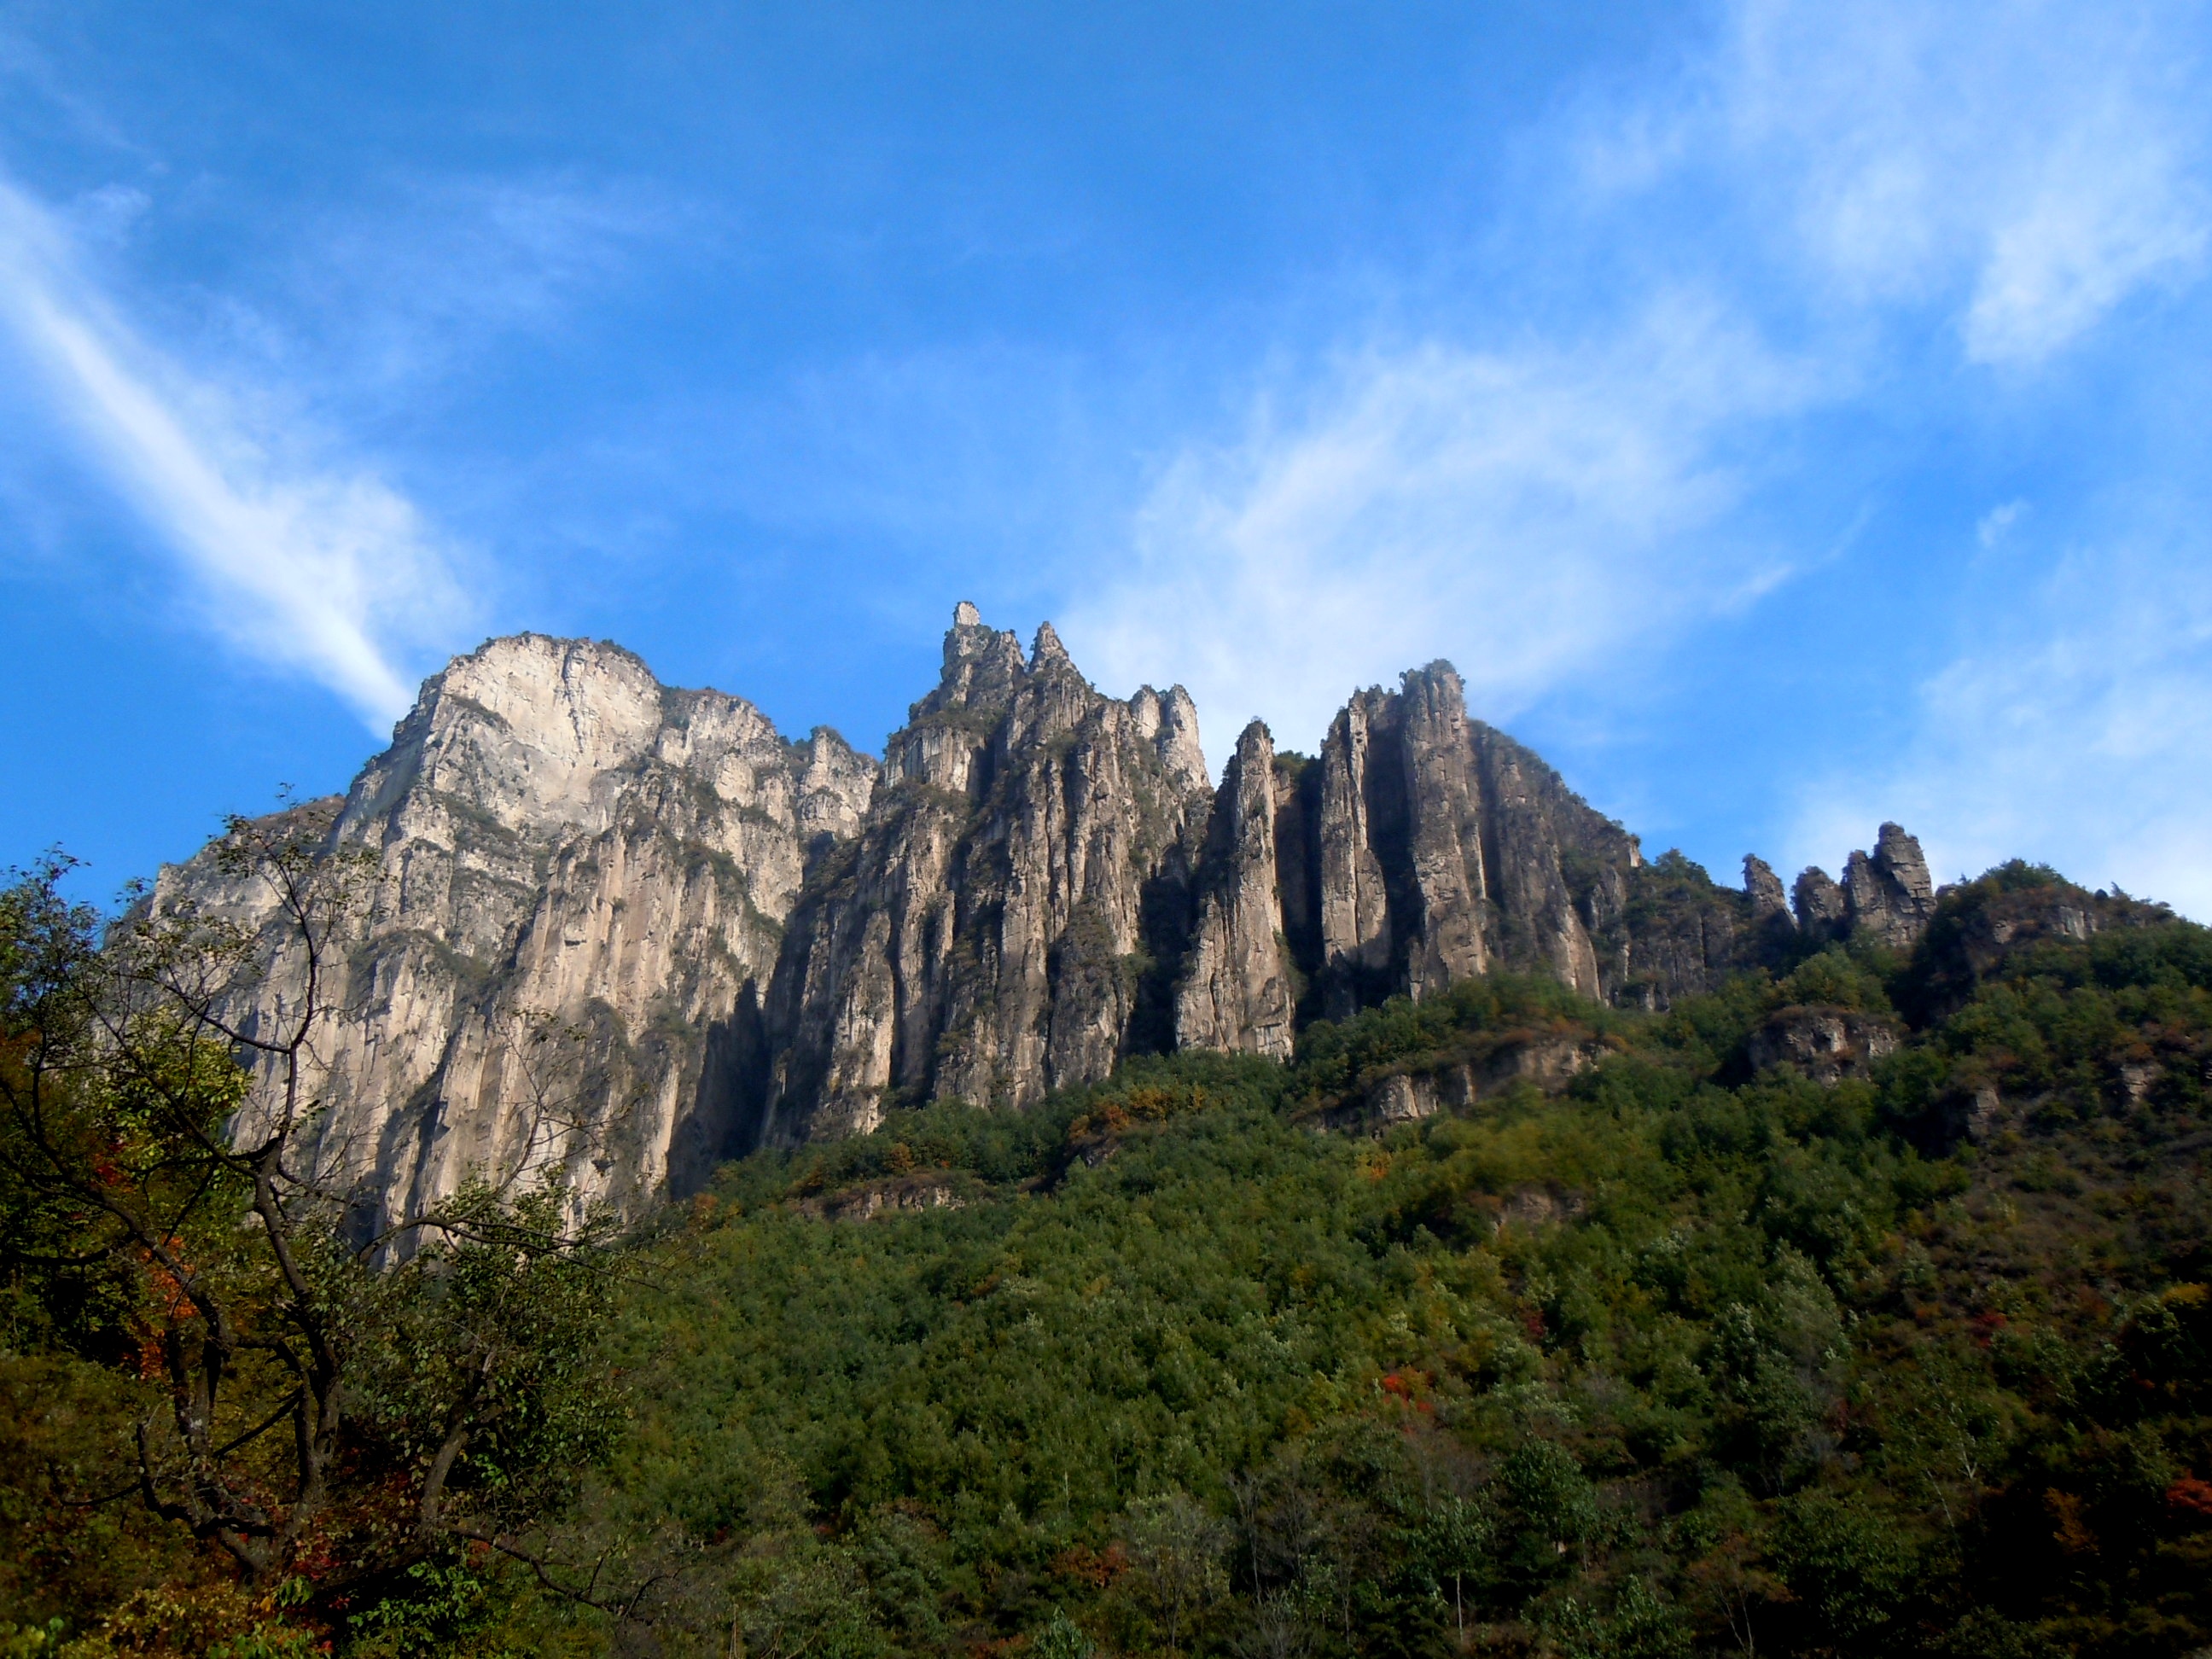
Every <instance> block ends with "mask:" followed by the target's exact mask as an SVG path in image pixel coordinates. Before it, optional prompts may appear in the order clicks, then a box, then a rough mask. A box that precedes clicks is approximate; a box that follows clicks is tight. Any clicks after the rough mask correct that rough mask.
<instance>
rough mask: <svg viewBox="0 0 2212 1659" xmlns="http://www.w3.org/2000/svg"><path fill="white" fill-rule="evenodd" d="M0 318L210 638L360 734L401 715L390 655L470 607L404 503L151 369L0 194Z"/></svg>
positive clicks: (71, 253) (39, 218)
mask: <svg viewBox="0 0 2212 1659" xmlns="http://www.w3.org/2000/svg"><path fill="white" fill-rule="evenodd" d="M117 205H118V202H117V200H113V199H111V200H103V201H100V202H96V203H94V213H95V214H96V215H99V216H106V217H112V215H113V213H114V211H115V210H116V208H117ZM122 205H123V206H124V207H125V208H127V207H128V204H127V203H125V204H122ZM0 322H4V324H5V325H6V326H7V327H8V328H9V330H10V331H12V332H13V333H14V334H15V336H16V337H17V338H18V340H19V342H20V343H21V346H22V348H23V352H24V356H26V357H27V359H28V360H29V361H30V362H32V363H33V364H34V365H35V366H36V368H37V369H38V370H39V371H40V379H41V380H42V382H43V386H44V388H45V391H46V394H47V395H48V396H49V397H50V398H51V399H52V403H53V404H54V405H55V406H56V408H57V409H58V410H59V411H60V412H61V413H62V414H64V416H66V417H67V419H68V421H69V422H70V425H71V426H72V427H73V428H74V429H75V430H76V433H77V434H78V435H80V437H81V438H82V442H83V447H84V448H85V450H86V451H87V453H88V455H89V456H90V457H92V458H93V459H94V460H95V462H96V463H97V464H98V465H100V468H101V469H102V470H103V471H104V472H105V473H106V475H107V477H109V478H110V480H111V481H112V483H114V485H115V486H116V487H117V488H118V490H119V491H120V492H121V493H122V494H123V495H125V497H126V498H127V499H128V500H129V501H131V503H132V504H133V505H134V506H135V507H136V508H137V510H138V511H139V513H141V514H142V515H143V517H144V518H145V520H147V522H148V523H149V526H151V527H152V528H153V530H154V531H155V533H156V534H157V535H158V536H159V537H160V538H161V540H162V541H163V543H164V544H166V545H167V548H168V549H169V550H171V552H172V553H173V554H174V555H175V556H176V557H177V559H178V560H179V563H180V564H181V565H182V566H183V568H185V571H186V572H187V574H189V575H190V576H191V578H192V580H193V582H194V584H195V586H197V590H198V594H199V598H200V599H201V601H202V609H203V611H204V616H205V617H206V618H207V620H208V622H209V623H210V625H211V626H213V627H214V628H215V629H216V630H217V631H219V632H220V633H221V634H222V635H223V636H224V637H226V638H227V639H228V641H230V642H231V643H232V644H234V646H236V647H239V648H241V649H243V650H244V651H246V653H249V654H251V655H252V656H253V657H255V658H256V659H258V660H260V661H262V662H264V663H265V664H267V665H271V666H274V667H277V668H281V669H284V670H288V671H298V672H302V673H305V674H307V675H308V676H310V677H311V678H314V679H316V680H318V681H319V682H321V683H322V684H325V685H326V686H328V687H330V688H331V690H334V691H336V692H337V694H338V695H339V696H342V697H343V698H344V699H345V700H346V701H347V702H349V704H350V705H351V706H352V707H353V708H355V709H356V711H358V712H359V714H361V716H362V719H363V720H367V721H368V723H369V724H370V726H372V728H374V727H379V726H388V725H389V724H390V722H391V721H392V720H394V719H396V718H397V717H398V715H399V714H402V713H404V711H405V709H406V708H407V706H408V704H409V702H410V701H411V700H412V696H413V692H412V688H411V686H410V684H409V683H408V679H407V678H406V677H405V675H404V673H403V671H402V670H401V669H400V667H399V666H398V660H397V653H398V652H399V651H400V650H402V649H404V648H405V647H408V646H410V645H414V644H419V643H422V642H423V641H448V640H450V639H451V638H452V636H453V634H454V632H455V630H457V629H465V626H466V624H467V621H468V615H467V613H468V610H469V607H468V605H466V603H465V600H464V599H463V596H462V594H461V592H460V589H459V585H458V583H457V582H456V581H455V580H454V576H453V555H452V551H451V550H450V549H448V548H447V547H446V546H445V545H443V544H441V540H440V538H438V537H437V535H436V534H435V532H434V531H433V529H432V528H431V527H430V526H428V525H427V524H426V523H425V522H424V521H423V520H422V515H421V514H420V513H418V512H417V510H416V508H415V507H414V506H413V504H412V503H411V502H410V501H408V500H407V499H406V498H405V497H404V495H401V494H399V493H398V491H397V490H395V489H392V487H391V486H390V485H388V484H387V483H385V482H383V481H382V480H381V479H380V478H379V477H376V476H375V474H374V471H371V470H369V469H368V468H365V467H361V466H355V465H328V464H319V463H318V462H316V461H313V460H306V461H302V460H298V459H294V458H293V457H291V456H289V455H286V454H282V453H275V452H274V450H273V447H272V445H271V443H270V441H269V440H267V439H266V438H265V437H264V438H262V439H261V440H260V441H257V439H256V436H255V435H252V434H249V433H248V432H246V431H245V430H242V429H240V423H239V422H238V420H237V418H236V416H235V410H236V408H237V407H238V405H239V404H240V403H242V402H243V401H245V399H244V398H242V397H240V396H237V395H230V394H231V393H232V392H233V391H234V389H232V388H218V387H216V386H212V385H210V384H208V383H206V382H204V381H197V382H196V381H194V380H191V379H190V378H188V377H186V376H185V375H184V374H181V373H180V372H179V371H178V370H177V369H176V368H174V366H173V365H170V364H167V363H165V362H162V361H161V359H160V358H159V357H158V356H157V355H156V354H155V353H154V352H153V351H151V350H150V349H149V348H148V347H147V346H146V345H145V344H144V343H143V342H142V341H141V340H140V339H138V338H137V337H136V336H135V335H134V333H133V332H132V331H131V329H130V328H129V327H128V326H127V325H125V323H124V322H123V321H122V320H121V319H119V318H118V316H117V314H116V313H115V312H114V310H113V309H112V307H110V306H108V305H106V303H104V302H103V301H101V299H100V296H99V295H98V293H97V291H96V289H94V286H93V284H92V282H91V280H90V278H89V276H88V274H87V271H86V270H85V268H84V265H83V264H82V260H81V259H80V258H78V255H77V252H76V249H75V247H73V246H72V244H71V241H70V238H69V236H68V234H66V233H65V231H64V220H63V218H62V217H61V216H58V215H56V214H54V213H52V212H50V211H48V210H46V209H45V208H43V207H42V206H40V204H37V203H35V202H34V201H33V200H32V199H31V198H30V197H27V196H26V195H25V194H23V193H22V192H21V191H19V190H17V189H15V188H14V187H13V186H11V185H8V184H7V183H5V182H4V181H0Z"/></svg>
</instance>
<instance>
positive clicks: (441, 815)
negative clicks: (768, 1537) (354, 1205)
mask: <svg viewBox="0 0 2212 1659" xmlns="http://www.w3.org/2000/svg"><path fill="white" fill-rule="evenodd" d="M876 770H877V768H876V764H875V763H874V762H872V760H870V759H868V758H867V757H865V756H861V755H857V754H855V753H854V751H853V750H851V749H849V748H848V747H847V745H846V744H845V743H844V741H843V740H842V738H839V737H838V736H837V735H836V733H835V732H829V731H827V730H823V731H818V732H816V733H815V734H814V735H813V736H812V737H811V738H809V739H808V740H806V741H805V742H803V743H799V744H788V743H786V742H785V741H784V740H783V739H782V738H780V737H779V736H778V735H777V733H776V731H775V727H774V726H772V725H770V724H769V721H768V720H767V719H766V718H765V717H764V716H763V715H762V714H761V713H760V712H759V711H758V710H757V709H756V708H753V707H752V706H751V705H750V703H747V702H744V701H742V700H741V699H738V698H736V697H731V696H723V695H722V694H720V693H719V692H714V691H675V690H668V689H667V688H665V687H663V686H661V685H660V684H658V683H657V682H656V681H655V680H654V679H653V676H652V674H651V673H650V672H649V671H647V668H646V666H645V665H644V664H642V663H641V662H640V661H639V660H638V659H636V658H635V657H633V656H631V655H630V654H629V653H628V652H625V651H622V650H619V649H617V648H616V647H611V646H607V645H602V644H598V643H595V642H592V641H574V640H552V639H546V638H543V637H540V636H538V635H522V636H519V637H516V638H513V639H504V640H495V641H492V642H490V643H489V644H488V645H486V646H485V647H483V649H481V650H479V651H477V652H476V653H473V654H471V655H470V656H466V657H462V658H459V659H456V660H455V661H454V662H453V664H452V665H450V666H449V667H447V669H446V671H444V672H443V673H441V674H438V675H435V676H434V677H433V678H431V679H430V680H428V682H426V683H425V684H424V685H423V688H422V696H421V697H420V699H419V700H418V701H417V702H416V706H415V708H414V710H413V712H412V713H411V714H409V715H408V717H407V718H406V720H404V721H402V722H401V724H400V726H399V727H398V732H396V734H395V736H394V740H393V743H392V747H391V748H390V749H389V750H386V751H385V752H384V753H383V754H382V755H380V756H378V757H376V758H375V759H374V760H373V761H371V762H370V763H369V764H368V766H367V767H366V768H365V769H363V770H362V774H361V775H360V777H359V778H358V779H356V781H355V783H354V786H353V787H352V789H351V790H350V791H349V793H348V794H347V796H346V798H345V802H344V805H343V811H342V812H341V814H340V816H339V818H338V823H337V831H336V834H335V836H334V838H333V841H334V850H335V851H337V852H340V853H343V854H351V855H354V858H355V860H356V861H357V862H358V863H359V865H360V866H362V872H361V884H362V893H361V898H360V902H359V903H358V905H357V906H356V909H355V911H354V913H353V914H352V915H350V916H349V918H348V920H347V921H346V923H345V924H344V926H343V927H342V928H341V930H340V931H339V933H337V936H336V937H335V938H334V939H332V940H331V948H330V949H329V951H327V952H326V953H325V958H326V959H325V967H324V971H325V975H326V977H325V984H324V987H323V995H324V997H325V999H326V1000H327V1001H328V1003H329V1005H330V1006H331V1008H332V1009H333V1011H334V1012H333V1014H332V1017H331V1018H330V1019H329V1020H328V1021H327V1022H326V1023H325V1025H324V1026H323V1027H322V1028H321V1029H320V1030H319V1032H318V1033H317V1037H316V1042H315V1048H316V1055H317V1060H318V1067H317V1073H318V1074H317V1076H316V1079H315V1084H316V1094H317V1097H318V1098H319V1102H320V1106H321V1109H320V1111H319V1115H318V1117H317V1118H316V1120H315V1130H314V1139H315V1144H316V1151H317V1156H318V1158H319V1160H320V1162H321V1164H322V1165H323V1166H324V1168H325V1170H326V1172H327V1173H328V1174H329V1175H330V1176H331V1177H332V1178H334V1179H335V1180H336V1181H337V1182H340V1183H341V1184H344V1185H348V1186H350V1187H352V1188H356V1189H357V1190H358V1191H359V1192H360V1193H361V1194H362V1195H363V1197H364V1198H365V1199H366V1200H368V1204H367V1206H366V1209H367V1210H368V1212H374V1215H375V1216H376V1217H377V1218H380V1219H382V1220H386V1221H388V1220H389V1219H391V1218H395V1217H399V1216H403V1215H406V1214H410V1213H416V1212H420V1210H421V1209H422V1207H423V1206H426V1205H427V1204H428V1203H430V1202H431V1201H433V1200H435V1199H436V1198H437V1197H439V1196H441V1195H442V1194H446V1193H448V1192H450V1191H452V1190H453V1188H454V1187H455V1186H456V1185H457V1184H458V1183H459V1182H460V1181H462V1180H463V1179H465V1178H466V1177H467V1176H471V1175H472V1174H473V1175H479V1176H489V1177H491V1178H494V1179H499V1178H506V1177H510V1176H513V1175H514V1174H515V1172H517V1171H519V1170H520V1171H522V1172H524V1174H525V1176H526V1178H528V1177H534V1176H537V1175H538V1174H542V1173H546V1172H550V1170H554V1169H560V1170H563V1171H564V1172H565V1174H566V1176H567V1177H568V1180H569V1182H570V1183H571V1185H572V1187H573V1189H574V1193H575V1194H576V1198H577V1201H578V1202H579V1204H583V1203H587V1202H592V1201H596V1200H602V1199H604V1200H610V1201H611V1202H612V1203H613V1204H615V1205H616V1206H617V1207H618V1208H620V1209H623V1210H626V1211H628V1210H635V1208H636V1207H637V1206H638V1205H639V1203H640V1202H641V1200H645V1199H646V1198H647V1197H649V1196H650V1195H652V1194H655V1193H657V1192H659V1191H661V1190H663V1189H665V1188H668V1187H670V1186H671V1185H674V1186H677V1187H679V1188H680V1187H681V1186H683V1185H684V1184H685V1183H686V1182H689V1181H691V1180H696V1178H697V1176H698V1175H699V1173H700V1172H701V1171H702V1170H703V1169H705V1168H707V1167H710V1166H711V1164H712V1163H713V1162H714V1160H716V1159H718V1158H720V1156H722V1154H723V1153H724V1152H725V1151H726V1149H727V1146H728V1145H729V1142H730V1139H731V1135H732V1133H733V1130H734V1126H735V1124H736V1123H737V1121H738V1119H739V1118H740V1117H741V1116H742V1115H743V1114H744V1112H745V1111H746V1110H747V1109H748V1108H749V1105H750V1102H749V1100H748V1097H747V1092H746V1091H748V1090H749V1089H750V1090H753V1091H756V1092H757V1088H758V1078H759V1075H760V1073H761V1070H762V1056H761V1042H762V1035H761V1027H760V1013H759V1011H760V1007H761V1004H762V1001H763V997H764V994H765V989H766V986H767V982H768V979H769V975H770V974H771V973H772V972H773V969H774V967H775V958H776V952H777V950H778V948H779V945H780V944H781V921H782V920H783V918H784V917H785V916H787V915H788V914H789V913H790V910H791V907H792V902H793V897H794V896H795V895H796V893H797V891H798V889H799V883H800V880H801V878H802V876H803V874H804V871H805V864H806V861H807V860H808V858H809V857H810V856H818V853H817V852H816V851H815V850H814V849H817V848H820V847H821V846H823V845H824V844H834V843H835V842H837V841H838V840H839V839H841V838H849V837H850V836H854V834H856V833H857V831H858V829H859V827H860V821H861V818H862V817H863V815H864V813H865V812H866V807H867V803H868V800H869V798H870V795H871V793H872V787H873V784H874V780H875V774H876ZM187 898H190V899H196V900H198V901H199V902H203V903H205V904H208V905H210V906H211V907H214V908H222V909H224V910H226V911H228V913H230V914H233V915H252V914H255V913H256V912H257V911H258V912H266V911H267V910H268V907H269V903H270V899H269V896H268V895H267V894H266V893H265V892H264V891H261V890H258V888H255V887H251V886H249V887H246V888H240V887H239V886H238V885H237V884H234V883H228V882H226V881H224V880H223V879H222V878H221V876H220V874H219V872H216V869H215V867H214V862H213V860H212V859H211V857H210V855H209V854H202V855H201V856H200V857H199V858H197V859H195V860H192V861H191V862H190V863H187V864H185V865H183V866H176V867H173V868H172V869H169V870H167V871H165V872H163V875H162V878H161V883H160V884H159V885H158V887H157V891H156V895H155V902H156V903H161V904H171V903H174V902H177V901H179V900H182V899H187ZM265 937H266V939H267V940H268V944H269V948H270V953H271V955H272V956H273V958H274V960H273V964H272V970H271V971H270V974H269V975H268V977H267V979H266V981H265V982H264V984H263V985H262V986H261V987H260V988H259V990H258V994H257V995H256V997H255V1006H254V1007H253V1008H252V1011H251V1012H247V1013H246V1018H247V1019H248V1020H249V1021H250V1022H253V1023H256V1024H258V1027H259V1029H261V1030H274V1029H276V1027H277V1025H278V1024H280V1023H281V1021H282V1019H283V1014H284V1012H286V1011H287V1009H289V1008H291V1007H295V1006H298V1002H299V1000H300V998H301V996H302V995H303V994H304V988H305V987H304V975H305V959H304V953H303V951H301V949H300V948H299V947H298V945H296V944H292V943H288V942H287V941H285V939H284V938H283V929H282V928H281V927H279V926H278V925H277V923H276V921H275V919H274V917H273V915H271V916H270V917H269V920H268V922H267V926H266V929H265ZM364 1225H370V1224H368V1222H366V1221H365V1222H364Z"/></svg>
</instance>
